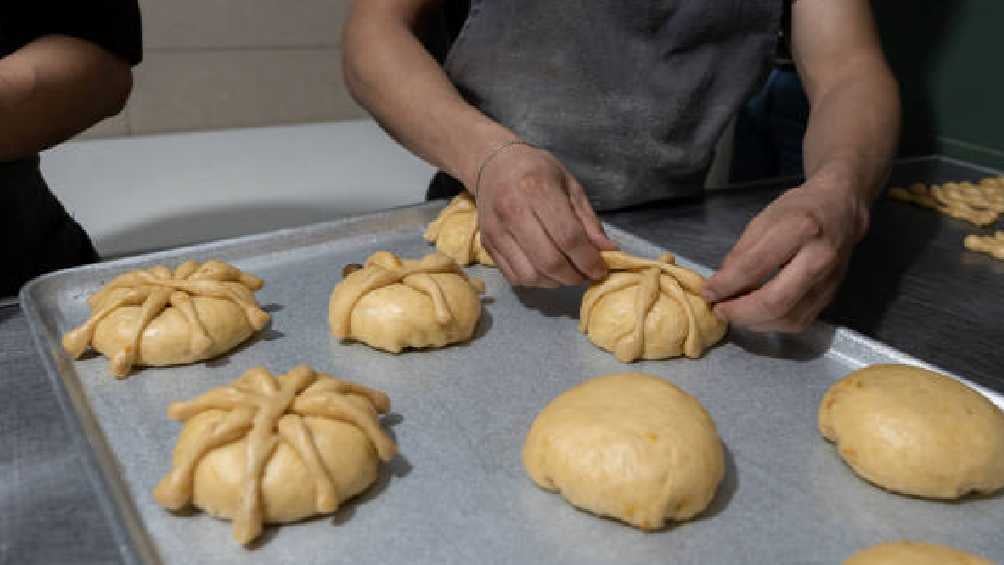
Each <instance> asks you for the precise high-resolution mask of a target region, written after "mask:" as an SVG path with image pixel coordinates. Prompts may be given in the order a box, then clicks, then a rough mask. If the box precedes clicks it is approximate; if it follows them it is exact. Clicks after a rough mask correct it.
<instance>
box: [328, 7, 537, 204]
mask: <svg viewBox="0 0 1004 565" xmlns="http://www.w3.org/2000/svg"><path fill="white" fill-rule="evenodd" d="M438 4H439V2H437V1H435V0H356V1H355V2H353V4H352V10H351V13H350V15H349V19H348V21H347V23H346V26H345V31H344V37H343V40H342V44H343V53H344V56H343V68H344V74H345V82H346V84H347V85H348V87H349V91H350V92H351V93H352V95H353V97H354V98H355V99H356V101H358V102H359V103H360V104H361V105H362V106H364V107H365V108H366V109H367V110H369V112H370V113H371V114H372V115H373V117H374V118H376V120H377V121H378V122H379V123H380V125H381V126H383V128H384V129H386V130H387V131H388V133H390V134H391V135H392V136H393V137H394V138H395V139H397V140H398V141H399V142H400V143H401V144H402V145H404V146H405V147H407V148H408V149H409V150H411V152H412V153H415V154H416V155H418V156H419V157H421V158H423V159H425V160H426V161H428V162H429V163H431V164H433V165H434V166H436V167H438V168H440V169H442V170H444V171H446V172H447V173H449V174H450V175H451V176H453V177H454V178H456V179H457V180H459V181H461V182H462V183H463V184H464V186H466V187H467V189H468V190H472V191H473V189H474V186H473V184H474V177H475V175H476V173H477V168H478V166H479V165H480V163H481V160H482V159H484V158H485V156H486V155H488V154H489V153H490V152H491V151H492V149H493V148H494V147H497V146H498V145H499V144H500V143H502V142H504V141H508V140H512V139H515V138H516V137H517V136H516V135H515V134H513V133H512V132H511V131H509V130H508V129H507V128H505V127H504V126H502V125H501V124H499V123H497V122H495V121H493V120H492V119H490V118H489V117H487V116H485V115H484V114H482V113H481V112H480V111H479V110H477V109H476V108H474V107H473V106H471V105H470V104H468V103H467V102H466V101H465V100H464V99H463V98H462V97H461V96H460V93H459V92H457V89H456V88H454V86H453V84H451V83H450V80H449V78H448V77H447V76H446V73H445V72H444V71H443V69H442V67H440V66H439V64H438V63H437V62H436V60H435V59H433V57H432V55H430V54H429V52H428V51H427V50H426V49H425V47H424V46H423V45H422V44H421V43H420V42H419V40H418V38H417V36H416V28H417V26H418V25H419V22H420V21H421V17H422V16H423V14H424V13H425V11H426V10H429V9H432V8H435V7H436V6H438Z"/></svg>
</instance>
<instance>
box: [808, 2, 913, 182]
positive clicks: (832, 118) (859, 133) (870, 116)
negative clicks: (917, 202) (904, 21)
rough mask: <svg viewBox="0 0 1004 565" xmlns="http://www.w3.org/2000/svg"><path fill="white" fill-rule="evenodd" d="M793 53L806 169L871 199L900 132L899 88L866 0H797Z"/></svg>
mask: <svg viewBox="0 0 1004 565" xmlns="http://www.w3.org/2000/svg"><path fill="white" fill-rule="evenodd" d="M792 54H793V56H794V59H795V64H796V65H797V67H798V71H799V74H800V75H801V77H802V79H803V82H804V84H805V89H806V93H807V94H808V97H809V101H810V104H811V106H812V111H811V113H810V115H809V124H808V129H807V131H806V135H805V140H804V144H803V149H804V159H805V174H806V177H807V178H809V179H811V178H813V177H815V176H817V175H823V176H829V175H832V176H833V177H834V178H836V179H837V181H838V183H840V184H844V183H846V184H848V185H850V186H853V187H856V189H857V190H858V192H859V195H860V196H862V197H863V198H864V199H865V201H866V202H870V201H871V200H872V199H874V197H875V196H876V195H877V194H878V191H879V189H880V188H881V185H882V184H883V183H884V182H885V179H886V175H887V174H888V169H889V163H890V161H891V159H892V157H893V155H894V153H895V151H896V143H897V140H898V137H899V122H900V106H899V89H898V86H897V84H896V80H895V79H894V78H893V76H892V73H891V72H890V70H889V67H888V66H887V65H886V61H885V57H884V56H883V54H882V49H881V47H880V45H879V41H878V37H877V34H876V30H875V23H874V21H873V18H872V13H871V7H870V3H869V2H868V1H867V0H842V1H840V2H833V1H831V0H796V1H795V3H794V5H793V7H792Z"/></svg>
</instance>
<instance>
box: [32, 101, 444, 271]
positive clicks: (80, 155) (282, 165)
mask: <svg viewBox="0 0 1004 565" xmlns="http://www.w3.org/2000/svg"><path fill="white" fill-rule="evenodd" d="M42 170H43V172H44V174H45V177H46V179H47V181H48V182H49V186H50V187H51V188H52V191H53V192H54V193H55V194H56V195H57V196H58V197H59V199H60V200H61V201H62V202H63V205H64V206H65V207H66V208H67V210H68V211H70V213H71V214H72V215H73V216H74V217H75V218H77V221H79V222H80V223H81V224H82V225H83V226H84V228H85V229H87V231H88V232H89V233H90V234H91V238H92V239H93V240H94V243H95V245H96V246H97V248H98V252H99V253H101V254H102V255H103V256H105V257H109V256H118V255H126V254H131V253H137V252H141V251H146V250H151V249H158V248H163V247H170V246H176V245H182V244H186V243H194V242H199V241H207V240H212V239H218V238H222V237H231V236H237V235H244V234H249V233H255V232H261V231H265V230H269V229H276V228H282V227H291V226H297V225H303V224H307V223H313V222H318V221H324V220H328V219H331V218H334V217H338V216H344V215H349V214H359V213H363V212H368V211H372V210H378V209H382V208H388V207H392V206H400V205H405V204H412V203H415V202H420V201H422V200H423V199H424V197H425V190H426V186H427V184H428V180H429V179H430V178H431V177H432V174H433V172H434V169H433V168H432V167H430V166H429V165H428V164H426V163H424V162H422V161H421V160H419V159H417V158H415V157H414V156H412V155H411V154H410V153H408V152H407V151H405V150H404V149H403V148H402V147H400V146H399V145H398V144H397V143H396V142H395V141H394V140H393V139H391V138H390V137H389V136H388V135H387V134H386V133H385V132H384V131H383V130H381V129H380V128H379V127H378V126H377V125H376V123H375V122H373V121H371V120H357V121H347V122H329V123H319V124H304V125H292V126H276V127H265V128H247V129H234V130H222V131H209V132H196V133H178V134H166V135H153V136H143V137H128V138H117V139H97V140H85V141H74V142H70V143H65V144H63V145H61V146H59V147H56V148H54V149H51V150H49V151H46V152H45V153H44V154H43V155H42Z"/></svg>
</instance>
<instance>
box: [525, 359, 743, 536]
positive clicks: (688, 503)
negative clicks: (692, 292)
mask: <svg viewBox="0 0 1004 565" xmlns="http://www.w3.org/2000/svg"><path fill="white" fill-rule="evenodd" d="M523 465H524V467H525V468H526V471H527V473H528V474H529V475H530V478H531V479H533V482H535V483H537V485H539V486H540V487H542V488H544V489H547V490H550V491H556V492H560V493H561V495H562V496H563V497H565V499H566V500H567V501H568V502H570V503H572V504H573V505H575V506H577V507H579V508H582V509H584V510H588V511H590V512H592V513H594V514H598V515H600V516H611V517H614V518H617V519H619V520H623V521H624V522H627V523H628V524H631V525H633V526H636V527H638V528H641V529H644V530H654V529H659V528H661V527H663V526H664V525H665V521H666V519H667V518H669V519H671V520H676V521H680V520H687V519H689V518H692V517H694V516H696V515H697V514H699V513H700V512H701V511H702V510H704V509H705V508H706V507H707V506H708V504H709V503H710V502H711V500H712V499H713V498H714V496H715V491H716V490H717V488H718V484H719V483H720V482H721V480H722V477H723V476H724V474H725V464H724V450H723V448H722V441H721V439H719V437H718V432H717V430H716V429H715V423H714V422H713V421H712V420H711V417H710V416H709V415H708V413H707V411H705V410H704V407H703V406H701V403H700V402H698V401H697V399H695V398H694V397H692V396H690V395H689V394H687V393H686V392H684V391H682V390H680V389H679V388H677V387H676V386H673V385H672V384H670V383H668V382H666V381H664V380H662V379H660V378H657V377H653V376H650V375H644V374H640V373H627V374H619V375H607V376H602V377H596V378H594V379H590V380H588V381H586V382H584V383H582V384H580V385H578V386H576V387H574V388H572V389H569V390H567V391H565V392H564V393H562V394H561V395H559V396H558V397H557V398H555V399H554V400H552V401H551V403H550V404H548V405H547V407H545V408H544V410H543V411H541V413H540V414H539V415H538V416H537V419H536V420H534V422H533V425H532V426H531V428H530V433H529V434H528V435H527V438H526V443H525V444H524V445H523Z"/></svg>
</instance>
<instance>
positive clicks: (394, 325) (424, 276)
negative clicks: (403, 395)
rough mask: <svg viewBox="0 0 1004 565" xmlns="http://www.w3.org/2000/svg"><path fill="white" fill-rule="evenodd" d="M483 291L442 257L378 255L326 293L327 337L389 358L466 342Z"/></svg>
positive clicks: (482, 286)
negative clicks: (408, 350)
mask: <svg viewBox="0 0 1004 565" xmlns="http://www.w3.org/2000/svg"><path fill="white" fill-rule="evenodd" d="M484 289H485V287H484V283H483V282H482V281H481V280H480V279H476V278H472V277H468V276H467V275H466V274H465V273H464V271H463V269H461V268H460V266H459V265H457V262H456V261H454V260H453V259H451V258H450V257H447V256H446V255H443V254H442V253H438V252H437V253H433V254H431V255H427V256H425V257H423V258H422V259H420V260H410V259H403V260H402V259H401V258H400V257H398V256H397V255H394V254H393V253H389V252H387V251H378V252H377V253H374V254H373V255H372V256H370V258H369V259H367V260H366V265H365V266H363V267H362V268H361V269H359V270H357V271H355V272H352V273H350V274H348V275H347V276H346V277H345V278H344V279H343V280H342V281H341V282H340V283H338V285H337V286H336V287H335V289H334V290H333V291H332V292H331V301H330V303H329V306H328V321H329V322H330V324H331V334H332V335H334V336H335V337H337V338H339V339H342V340H348V339H354V340H357V341H361V342H363V343H366V344H368V345H370V346H372V347H375V348H377V349H383V350H385V351H390V352H391V353H399V352H401V350H403V349H404V348H406V347H416V348H418V347H442V346H444V345H447V344H450V343H456V342H460V341H466V340H468V339H470V337H471V336H472V335H473V334H474V328H475V327H476V326H477V323H478V320H479V319H480V318H481V297H480V294H481V293H483V292H484Z"/></svg>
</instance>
